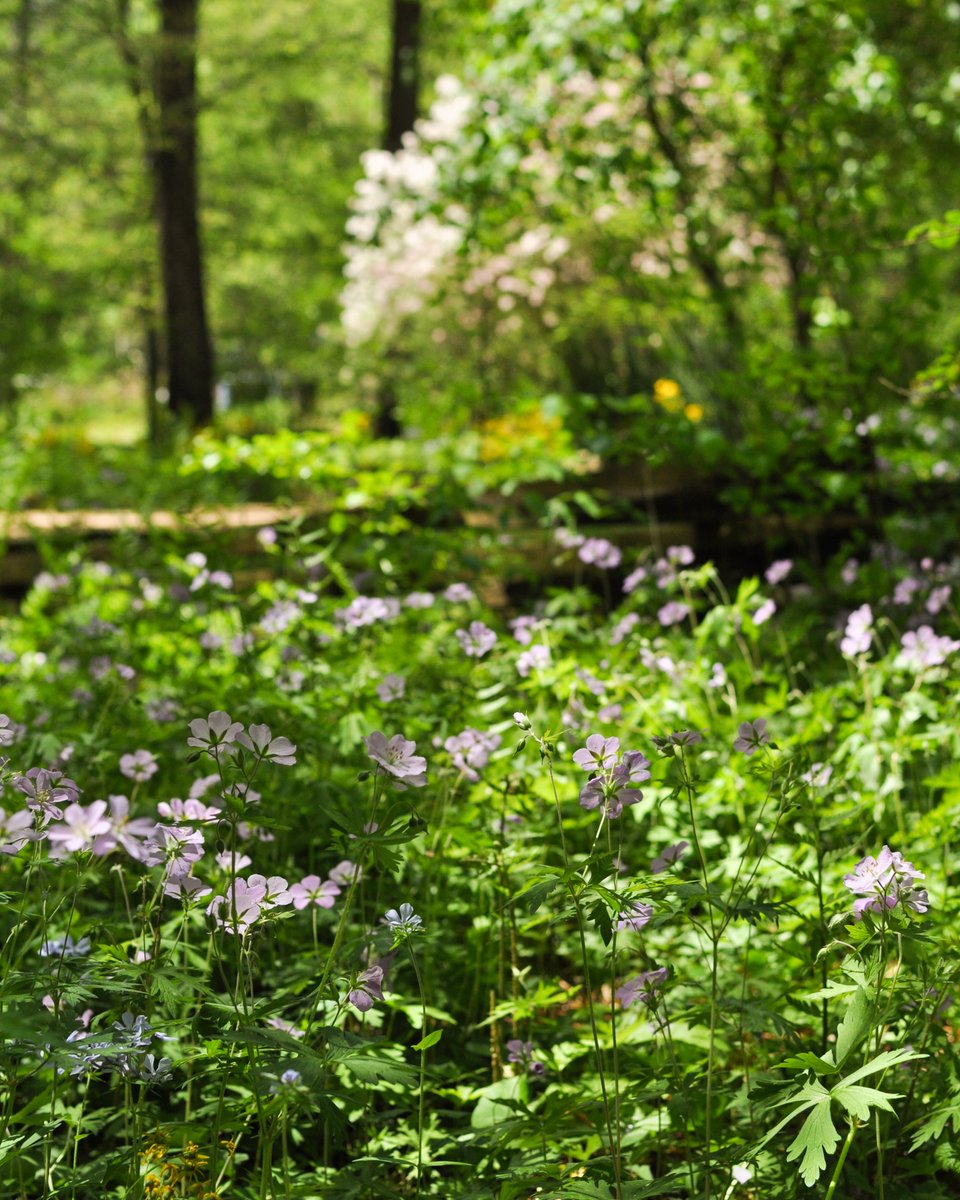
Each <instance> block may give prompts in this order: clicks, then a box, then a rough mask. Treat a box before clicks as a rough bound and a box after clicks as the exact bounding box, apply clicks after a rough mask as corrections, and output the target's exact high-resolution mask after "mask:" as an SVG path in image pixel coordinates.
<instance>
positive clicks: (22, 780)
mask: <svg viewBox="0 0 960 1200" xmlns="http://www.w3.org/2000/svg"><path fill="white" fill-rule="evenodd" d="M13 786H14V787H15V788H16V789H17V791H18V792H22V793H23V794H24V796H26V798H27V807H28V808H30V809H32V810H33V811H34V812H37V811H39V812H42V813H43V814H44V815H45V816H47V817H50V818H52V819H53V820H56V821H59V820H60V819H61V818H62V817H63V809H62V808H61V807H60V806H61V805H62V804H76V802H77V801H78V800H79V799H80V789H79V788H78V787H77V785H76V784H75V783H74V782H73V780H72V779H67V778H65V777H64V776H63V774H62V773H61V772H60V771H53V770H47V769H46V768H45V767H31V768H30V770H29V771H27V773H26V774H25V775H17V776H16V777H15V778H14V780H13Z"/></svg>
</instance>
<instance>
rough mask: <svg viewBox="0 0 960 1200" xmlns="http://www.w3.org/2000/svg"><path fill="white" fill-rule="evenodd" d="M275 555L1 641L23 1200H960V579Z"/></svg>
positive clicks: (14, 1126)
mask: <svg viewBox="0 0 960 1200" xmlns="http://www.w3.org/2000/svg"><path fill="white" fill-rule="evenodd" d="M207 453H213V451H207ZM261 542H262V546H261V549H262V554H263V555H264V556H265V558H266V560H267V562H268V563H269V564H270V568H271V570H270V575H269V577H268V578H264V577H261V578H259V580H255V581H253V582H252V583H251V582H250V581H249V580H248V581H246V582H244V579H243V575H242V572H243V568H244V563H243V562H242V561H231V560H229V559H227V558H226V557H221V556H218V555H219V554H220V552H219V551H214V550H213V549H212V548H211V547H209V546H208V547H207V551H206V554H204V553H202V552H201V551H199V550H196V549H190V548H185V547H183V546H180V545H174V544H173V543H171V544H169V545H165V544H164V543H156V544H155V545H154V546H153V547H152V549H151V551H150V552H149V553H146V554H144V555H143V556H142V557H141V558H140V559H139V560H137V563H138V565H137V566H136V567H120V566H113V567H110V566H107V565H105V564H98V563H92V562H85V561H83V560H81V559H80V558H78V557H76V556H74V557H72V558H69V559H65V560H64V561H62V562H60V563H51V564H50V566H51V569H50V570H48V571H47V572H45V573H44V575H43V576H41V577H39V578H38V579H37V581H36V583H35V586H34V587H33V589H32V590H31V592H30V594H29V595H28V596H27V597H26V599H25V600H24V602H23V606H22V609H21V611H20V612H19V614H17V615H15V616H10V617H8V618H6V619H4V620H3V622H2V624H0V664H2V665H0V713H3V714H4V718H6V719H4V718H0V741H2V743H3V755H4V757H5V758H6V759H7V760H8V761H7V762H6V764H5V766H4V767H3V793H2V797H0V803H2V806H3V810H4V811H3V817H2V831H0V849H2V851H3V853H2V856H0V888H2V890H3V892H4V894H5V897H6V903H5V905H4V910H3V911H4V915H3V918H2V921H3V930H4V943H3V950H2V956H3V972H2V984H0V1002H2V1005H3V1027H4V1031H5V1035H6V1041H5V1047H4V1051H3V1056H2V1060H0V1066H2V1081H0V1082H2V1096H3V1121H4V1128H3V1134H2V1140H0V1178H2V1186H0V1193H2V1194H3V1195H9V1196H16V1197H23V1198H26V1197H34V1196H38V1195H43V1196H70V1197H83V1196H90V1195H102V1196H115V1197H121V1196H122V1197H140V1196H179V1195H188V1196H198V1197H199V1196H207V1197H210V1196H236V1197H266V1196H277V1197H280V1196H283V1197H288V1196H301V1197H327V1196H330V1197H333V1196H337V1197H339V1196H342V1197H347V1196H357V1197H374V1196H394V1197H403V1196H414V1195H421V1196H426V1195H435V1196H440V1197H451V1196H455V1197H488V1196H497V1197H500V1198H502V1200H514V1198H517V1200H519V1198H520V1197H527V1196H530V1195H534V1194H537V1195H541V1196H547V1197H549V1196H564V1197H566V1196H570V1197H584V1198H585V1197H640V1196H645V1195H650V1196H653V1195H663V1196H676V1197H686V1196H704V1197H711V1196H713V1197H717V1198H719V1197H734V1196H743V1197H748V1196H753V1197H757V1196H778V1197H792V1196H798V1197H800V1196H807V1195H811V1194H821V1195H826V1196H828V1197H833V1196H835V1195H836V1196H841V1195H843V1196H850V1197H861V1196H862V1197H866V1196H870V1197H873V1196H878V1195H886V1196H889V1197H894V1196H897V1195H902V1194H904V1192H905V1190H907V1189H909V1190H910V1191H911V1193H912V1194H914V1195H916V1196H929V1197H946V1196H951V1195H954V1194H956V1187H957V1184H956V1165H957V1164H956V1156H955V1151H954V1149H953V1146H954V1141H955V1136H956V1132H957V1124H958V1121H960V1101H958V1099H957V1096H958V1078H957V1070H956V1058H955V1051H954V1028H953V1019H954V1012H955V1002H954V989H955V986H956V982H955V981H956V975H957V971H958V965H960V964H958V959H957V942H956V923H955V920H954V918H955V902H954V900H953V898H952V894H951V883H952V875H953V858H954V847H953V844H952V830H953V828H954V826H955V824H956V818H957V810H958V807H960V774H958V771H957V768H956V762H957V760H958V746H957V741H958V735H957V723H956V665H955V657H956V651H957V649H958V643H957V642H956V641H954V640H953V637H952V635H953V634H955V633H956V632H957V630H956V613H955V610H954V607H953V604H952V596H953V591H954V589H955V586H956V582H955V580H956V567H955V565H954V564H951V563H940V562H936V561H933V560H924V561H923V562H910V561H908V560H907V559H906V558H905V557H903V556H900V557H898V556H897V555H896V554H894V553H893V552H892V551H890V550H882V551H881V550H878V551H876V552H875V553H874V554H872V555H869V554H861V555H860V557H861V558H862V560H863V561H862V562H860V563H858V562H856V561H855V560H852V559H850V560H846V561H842V562H837V563H836V564H834V565H833V566H832V567H831V568H830V571H829V572H828V573H827V575H826V576H824V574H823V572H822V571H821V572H816V573H815V572H813V571H808V569H807V568H805V567H804V565H803V564H800V563H797V564H794V565H790V564H788V563H786V562H785V561H780V562H778V563H776V564H771V565H770V568H769V573H768V577H767V578H765V579H763V578H762V579H748V580H744V581H743V582H742V583H741V584H740V585H739V587H738V588H737V589H736V590H735V591H734V593H733V594H729V593H728V591H727V589H726V587H725V586H724V584H723V582H722V581H721V579H720V578H719V577H718V575H717V573H716V572H715V571H714V570H713V568H712V567H711V566H710V565H709V564H699V563H697V562H695V561H694V560H693V556H692V554H691V553H690V552H689V551H688V550H687V549H686V548H684V547H669V548H667V547H665V548H663V550H662V552H661V553H656V554H651V555H649V556H648V557H647V558H646V559H645V560H643V561H641V562H637V563H634V562H632V561H628V560H626V559H625V558H623V556H622V555H621V554H620V551H619V550H618V548H617V547H613V546H611V545H610V544H609V543H607V542H605V541H603V540H602V539H597V538H585V537H584V536H583V535H582V534H577V533H576V532H575V531H574V530H572V529H570V528H568V527H562V528H559V529H558V530H557V531H556V534H555V544H556V555H557V557H558V558H563V559H565V560H566V561H568V562H569V563H570V564H571V566H572V567H573V566H574V565H575V570H576V572H577V573H578V575H577V578H579V580H580V582H579V583H578V584H576V585H574V586H571V587H567V588H564V589H562V590H554V591H550V590H547V589H544V590H543V591H542V593H541V594H540V595H539V596H538V597H534V598H532V599H531V601H530V603H529V606H528V607H526V608H524V609H523V611H514V612H503V611H496V612H494V611H491V610H490V609H489V608H488V607H486V606H485V605H484V603H483V601H482V599H481V598H480V597H481V596H482V595H483V594H484V580H483V578H482V576H481V575H479V574H478V571H479V570H480V564H479V562H478V561H477V559H476V558H475V556H474V554H473V548H472V534H471V533H470V532H469V531H467V532H466V533H465V534H464V535H463V536H462V537H454V535H453V534H452V533H451V532H450V531H447V532H440V533H434V532H431V530H430V529H429V528H428V527H424V528H421V529H419V530H416V529H413V528H412V527H411V526H409V525H405V526H403V528H402V529H399V530H395V529H392V528H391V526H390V523H389V522H386V521H385V522H384V523H383V524H381V525H380V526H377V527H372V526H371V525H370V524H369V522H368V521H366V520H365V519H364V520H361V519H360V518H359V517H358V518H357V519H356V520H355V521H353V522H352V523H351V522H350V521H349V520H348V521H347V522H346V524H345V525H343V526H341V527H340V531H339V532H336V531H331V530H327V531H325V532H320V533H315V534H312V535H310V536H309V537H308V538H301V537H300V536H299V535H298V534H297V532H296V530H295V529H286V528H279V529H278V530H277V531H269V532H267V533H266V534H264V535H262V538H261ZM486 569H487V570H490V569H491V565H490V563H489V561H488V562H487V564H486ZM494 569H495V564H494ZM427 579H429V581H430V582H429V584H426V583H425V582H424V580H427ZM826 579H828V580H829V589H828V588H827V587H825V586H824V584H825V580H826ZM428 586H429V588H430V590H429V591H427V590H426V589H427V587H428ZM887 848H888V849H887ZM406 905H409V906H410V907H409V908H406V907H404V906H406Z"/></svg>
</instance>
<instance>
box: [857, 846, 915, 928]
mask: <svg viewBox="0 0 960 1200" xmlns="http://www.w3.org/2000/svg"><path fill="white" fill-rule="evenodd" d="M923 878H924V874H923V872H922V871H918V870H917V869H916V867H915V866H914V865H913V863H909V862H907V861H906V860H905V859H904V857H903V855H902V854H901V853H900V851H899V850H891V849H890V847H889V846H884V847H883V849H882V850H881V851H880V853H879V854H878V855H877V857H876V858H874V857H873V855H872V854H868V855H867V856H866V857H865V858H861V860H860V861H859V862H858V863H857V865H856V866H855V867H854V869H853V871H852V872H851V873H850V874H849V875H844V877H843V882H844V884H845V885H846V886H847V887H848V888H849V889H850V891H851V892H853V893H854V894H855V895H856V896H858V897H859V898H858V899H857V900H855V901H854V902H853V913H854V916H855V917H856V918H857V920H859V919H860V918H861V917H862V916H863V914H864V913H865V912H877V913H879V912H883V911H884V909H889V908H896V906H897V905H898V904H901V905H903V906H904V907H905V908H910V909H912V910H913V911H914V912H917V913H925V912H926V911H927V910H928V909H929V907H930V899H929V897H928V896H927V893H926V891H925V889H923V888H915V887H914V886H913V885H914V884H915V883H916V881H917V880H918V879H923Z"/></svg>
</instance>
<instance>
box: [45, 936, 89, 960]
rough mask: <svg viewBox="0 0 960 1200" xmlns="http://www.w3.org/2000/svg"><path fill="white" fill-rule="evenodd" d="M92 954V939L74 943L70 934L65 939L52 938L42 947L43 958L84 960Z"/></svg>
mask: <svg viewBox="0 0 960 1200" xmlns="http://www.w3.org/2000/svg"><path fill="white" fill-rule="evenodd" d="M89 953H90V939H89V938H88V937H82V938H79V939H78V940H77V941H74V940H73V938H72V937H71V936H70V934H69V933H68V934H67V936H66V937H63V938H50V939H49V940H48V941H46V942H44V943H43V945H42V946H41V947H40V957H41V958H83V957H84V956H85V955H87V954H89Z"/></svg>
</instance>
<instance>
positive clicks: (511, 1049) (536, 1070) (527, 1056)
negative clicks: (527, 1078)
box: [507, 1038, 546, 1075]
mask: <svg viewBox="0 0 960 1200" xmlns="http://www.w3.org/2000/svg"><path fill="white" fill-rule="evenodd" d="M535 1054H536V1051H535V1050H534V1047H533V1042H525V1041H523V1040H522V1039H521V1038H511V1039H510V1041H509V1042H507V1062H511V1063H517V1064H518V1065H519V1066H522V1067H525V1068H526V1070H527V1071H529V1072H530V1074H531V1075H543V1074H544V1073H545V1072H546V1067H545V1066H544V1065H543V1063H542V1062H539V1061H538V1060H537V1059H536V1058H535V1057H534V1055H535Z"/></svg>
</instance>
